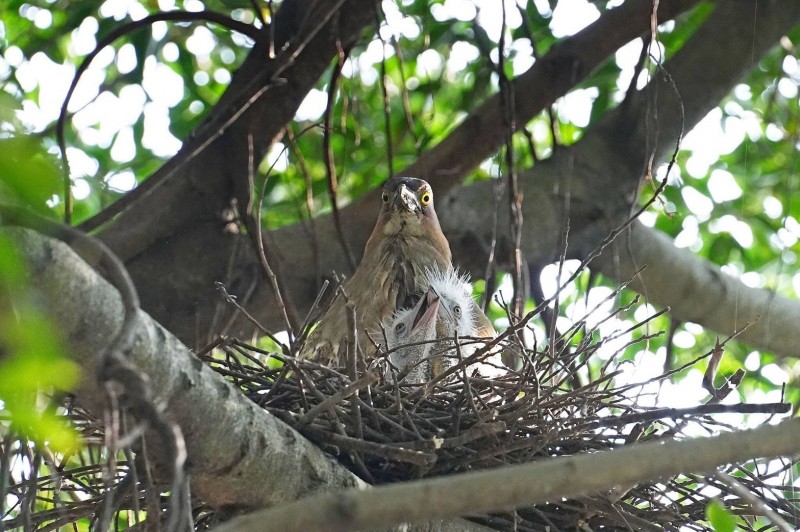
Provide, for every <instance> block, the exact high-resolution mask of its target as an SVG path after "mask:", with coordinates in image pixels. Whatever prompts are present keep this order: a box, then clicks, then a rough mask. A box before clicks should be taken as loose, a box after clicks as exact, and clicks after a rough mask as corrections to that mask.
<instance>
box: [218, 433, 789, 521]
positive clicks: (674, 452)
mask: <svg viewBox="0 0 800 532" xmlns="http://www.w3.org/2000/svg"><path fill="white" fill-rule="evenodd" d="M797 453H800V419H789V420H786V421H784V422H783V423H781V424H779V425H776V426H764V427H760V428H758V429H755V430H748V431H741V432H732V433H728V434H723V435H720V436H715V437H712V438H696V439H691V440H683V441H680V440H668V441H655V442H650V443H641V444H634V445H626V446H625V447H622V448H618V449H613V450H610V451H602V452H597V453H589V454H582V455H578V456H569V457H557V458H551V459H549V460H541V461H538V462H534V463H530V464H522V465H515V466H504V467H499V468H495V469H490V470H487V471H477V472H470V473H463V474H460V475H453V476H449V477H439V478H433V479H426V480H417V481H411V482H402V483H398V484H391V485H387V486H382V487H379V488H376V489H374V490H371V491H368V492H358V491H356V490H347V491H344V492H338V493H330V494H325V495H318V496H315V497H310V498H308V499H305V500H302V501H298V502H296V503H293V504H287V505H284V506H281V507H280V508H275V509H272V510H266V511H262V512H257V513H254V514H250V515H247V516H243V517H239V518H237V519H235V520H233V521H231V522H229V523H226V524H225V525H223V526H221V527H219V528H218V529H217V531H216V532H239V531H267V530H276V531H277V530H280V531H287V532H288V531H295V530H296V531H304V530H322V529H325V530H330V531H346V530H365V529H367V530H369V529H375V528H377V527H380V526H386V525H387V524H390V523H392V524H394V523H402V522H403V521H406V520H408V519H409V517H410V516H413V517H415V518H416V519H420V520H422V519H431V518H434V517H451V516H456V515H464V514H466V513H483V512H491V511H500V510H505V509H508V508H519V507H520V506H524V505H532V504H540V503H544V502H552V501H560V500H562V499H564V498H574V497H579V496H585V495H596V494H601V493H605V492H608V491H609V490H611V489H613V488H615V487H618V486H634V485H636V484H638V483H639V482H643V481H651V480H658V479H663V478H668V477H672V476H675V475H678V474H680V473H684V474H690V473H707V472H712V471H714V469H716V468H717V467H718V466H720V465H724V464H729V463H736V462H744V461H747V460H751V459H753V458H761V457H764V458H772V457H777V456H794V455H796V454H797ZM412 522H413V521H412Z"/></svg>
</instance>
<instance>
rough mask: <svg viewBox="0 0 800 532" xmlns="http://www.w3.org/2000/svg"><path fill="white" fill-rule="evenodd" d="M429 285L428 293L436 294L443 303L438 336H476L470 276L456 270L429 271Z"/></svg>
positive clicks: (427, 273)
mask: <svg viewBox="0 0 800 532" xmlns="http://www.w3.org/2000/svg"><path fill="white" fill-rule="evenodd" d="M425 276H426V280H427V282H428V285H429V287H430V288H429V289H428V292H429V293H431V292H433V293H434V294H436V295H437V296H438V298H439V300H440V301H441V303H440V305H439V306H440V309H439V315H438V323H437V325H436V327H437V335H438V336H439V337H443V336H453V334H454V333H455V334H458V335H459V336H473V335H474V334H475V329H476V325H475V318H474V316H473V314H472V307H473V306H474V302H473V300H472V285H471V284H470V282H469V276H468V275H466V274H460V273H459V272H458V271H457V270H455V269H452V268H450V269H447V270H428V271H426V272H425Z"/></svg>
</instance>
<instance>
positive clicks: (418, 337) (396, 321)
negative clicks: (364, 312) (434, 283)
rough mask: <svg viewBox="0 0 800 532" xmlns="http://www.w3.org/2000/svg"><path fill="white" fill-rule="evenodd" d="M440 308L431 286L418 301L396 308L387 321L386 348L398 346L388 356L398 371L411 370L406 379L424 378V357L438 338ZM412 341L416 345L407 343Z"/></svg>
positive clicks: (419, 380) (414, 381) (412, 380)
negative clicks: (408, 305)
mask: <svg viewBox="0 0 800 532" xmlns="http://www.w3.org/2000/svg"><path fill="white" fill-rule="evenodd" d="M440 312H441V300H440V299H439V296H437V295H436V293H435V292H433V291H432V290H428V292H427V293H425V294H424V295H423V296H422V297H421V298H419V301H417V304H416V305H414V306H413V307H411V308H405V309H402V310H398V311H397V312H395V314H394V316H393V317H392V319H391V320H390V321H389V322H388V323H386V324H385V325H384V329H385V331H386V340H387V346H386V347H387V348H389V349H395V348H396V350H395V351H393V352H392V353H391V355H389V360H390V361H391V363H392V364H393V365H394V366H395V367H396V368H397V369H398V371H400V372H403V371H408V372H409V374H408V377H406V379H405V380H406V381H407V382H411V383H419V382H424V374H425V368H426V362H425V358H426V357H427V354H428V352H429V351H430V349H431V345H432V342H433V341H434V340H435V339H436V324H437V321H438V319H437V318H438V316H439V314H440ZM406 344H413V345H406Z"/></svg>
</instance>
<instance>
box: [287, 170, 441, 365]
mask: <svg viewBox="0 0 800 532" xmlns="http://www.w3.org/2000/svg"><path fill="white" fill-rule="evenodd" d="M450 258H451V255H450V246H449V244H448V242H447V238H445V236H444V234H443V233H442V229H441V227H440V226H439V219H438V218H437V216H436V210H435V209H434V201H433V190H432V189H431V186H430V185H429V184H428V183H427V182H426V181H423V180H422V179H416V178H413V177H395V178H393V179H390V180H388V181H387V182H386V183H385V184H384V185H383V189H382V191H381V209H380V212H379V214H378V220H377V222H376V223H375V227H374V229H373V230H372V234H371V236H370V238H369V240H368V241H367V245H366V247H365V249H364V256H363V258H362V259H361V262H360V263H359V265H358V267H357V268H356V270H355V272H354V273H353V276H352V277H351V278H350V279H349V280H348V281H347V282H345V283H344V285H343V292H344V294H345V295H346V296H347V299H349V300H350V302H352V304H353V306H354V307H355V311H356V325H357V328H358V331H359V335H358V342H359V345H360V346H361V348H362V349H363V350H364V352H365V353H366V354H367V356H374V350H371V349H370V347H371V346H372V345H373V341H372V339H375V340H376V341H377V340H379V339H380V338H381V336H380V325H381V323H382V322H384V321H385V320H387V319H389V318H391V317H392V316H393V314H394V313H395V311H396V310H397V309H400V308H404V307H410V306H412V305H413V304H414V303H415V302H416V299H415V296H417V297H418V295H419V294H420V293H422V292H424V291H425V290H426V289H427V284H425V272H426V271H428V270H445V269H448V268H451V263H450ZM346 303H347V301H346V299H345V297H344V295H343V294H342V293H339V294H337V296H336V298H335V299H334V301H333V303H332V304H331V306H330V308H329V309H328V311H327V312H326V313H325V315H323V316H322V319H321V320H320V324H319V326H318V327H317V328H316V329H315V330H314V331H313V332H312V333H311V334H310V335H309V338H308V340H307V342H306V344H305V347H304V349H303V351H302V352H301V355H300V356H301V357H303V358H309V359H312V360H317V361H319V362H321V363H324V364H328V365H341V364H342V363H343V362H344V359H343V357H344V351H345V350H346V347H345V346H346V345H347V330H348V326H347V310H346Z"/></svg>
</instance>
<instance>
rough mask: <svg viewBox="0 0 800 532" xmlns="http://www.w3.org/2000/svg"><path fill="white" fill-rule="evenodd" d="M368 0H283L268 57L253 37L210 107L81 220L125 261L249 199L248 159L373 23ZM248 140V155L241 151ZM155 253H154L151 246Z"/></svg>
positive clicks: (261, 149) (263, 149)
mask: <svg viewBox="0 0 800 532" xmlns="http://www.w3.org/2000/svg"><path fill="white" fill-rule="evenodd" d="M372 7H373V2H372V0H341V1H339V2H314V3H313V4H312V5H311V6H310V7H309V6H308V5H307V3H306V2H303V1H294V0H287V1H286V2H284V3H283V4H282V6H281V9H280V10H279V12H278V15H277V18H276V21H275V47H276V49H278V50H279V53H277V55H276V57H275V58H274V59H273V58H270V57H269V56H268V48H269V46H270V43H269V42H268V40H267V39H264V40H262V41H261V42H258V43H256V46H255V47H254V48H253V50H252V51H251V52H250V54H249V55H248V57H247V59H246V60H245V62H244V63H243V64H242V66H241V67H240V68H239V69H238V70H237V71H236V73H235V74H234V76H233V79H232V81H231V83H230V85H229V86H228V89H227V90H226V92H225V94H224V95H223V97H222V98H221V99H220V101H219V102H218V103H217V105H216V106H215V107H214V111H213V112H212V114H211V115H210V116H209V117H208V118H207V119H206V120H205V121H204V122H203V124H202V125H201V126H199V127H198V129H197V130H196V131H195V132H194V134H193V135H192V136H191V137H190V138H189V139H187V140H186V142H185V143H184V145H183V147H182V148H181V150H180V151H179V152H178V154H176V155H175V157H173V158H172V159H170V160H169V161H168V162H167V163H166V164H165V165H164V166H163V167H161V168H160V169H159V170H158V171H157V172H155V173H154V174H153V175H152V176H150V178H148V179H147V180H146V181H145V182H144V183H143V184H142V185H141V186H140V187H138V188H137V189H134V190H133V191H132V192H131V193H130V194H128V195H126V196H125V197H123V198H122V199H121V200H119V201H118V202H117V203H116V204H115V205H112V206H111V207H110V208H109V209H108V212H103V213H100V215H98V216H97V217H96V219H94V220H89V221H88V222H87V223H86V224H84V228H85V229H88V228H91V227H95V226H97V225H98V224H99V223H103V222H108V221H109V214H108V213H119V215H118V216H116V218H114V219H113V220H111V221H110V224H109V225H107V226H106V227H104V230H103V233H102V235H101V238H102V239H103V240H104V241H105V242H106V243H107V244H108V245H109V247H111V248H112V249H113V250H114V251H115V252H116V253H117V254H118V255H119V256H120V257H121V258H122V259H123V260H126V261H127V260H128V259H130V258H132V257H135V256H137V255H138V254H140V253H142V252H143V251H144V250H146V249H148V247H151V246H154V247H158V246H159V245H163V242H161V240H162V239H168V238H170V237H172V236H174V234H175V233H176V232H177V231H179V230H180V228H181V227H182V226H184V225H186V224H192V223H202V222H204V221H216V222H217V224H218V226H219V227H222V226H223V225H224V222H223V221H222V218H221V212H222V210H223V209H226V208H228V207H229V206H230V204H231V201H232V200H233V199H236V200H238V203H239V205H238V208H239V209H240V210H241V211H242V212H243V214H244V211H246V210H247V209H248V207H249V206H250V204H251V199H250V196H251V191H250V190H249V189H248V185H247V178H246V176H247V175H248V162H249V161H251V160H255V161H260V160H261V159H262V158H263V156H264V154H265V153H266V152H267V150H268V149H269V147H270V146H271V145H272V144H273V143H274V142H275V141H276V140H277V139H279V138H280V136H281V135H282V132H283V129H284V127H285V126H286V124H287V123H288V122H289V121H290V120H291V119H292V117H294V115H295V113H296V111H297V108H298V107H299V106H300V103H301V102H302V101H303V99H304V98H305V96H306V94H307V93H308V91H309V90H311V88H312V87H313V86H314V84H315V83H317V81H318V80H319V78H320V76H321V75H322V73H323V72H324V71H325V69H327V68H328V67H329V65H330V62H331V59H332V58H334V57H335V56H336V53H337V50H338V49H339V47H340V46H349V45H351V44H352V43H353V42H355V41H356V40H357V39H358V37H359V36H360V35H361V31H362V30H363V29H364V28H365V27H366V26H367V25H368V24H369V23H371V22H372V21H373V20H374V15H373V11H372ZM248 137H252V139H253V141H252V145H253V148H254V150H253V151H254V153H253V154H252V157H251V154H250V153H249V152H248ZM151 253H157V250H153V251H151Z"/></svg>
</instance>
